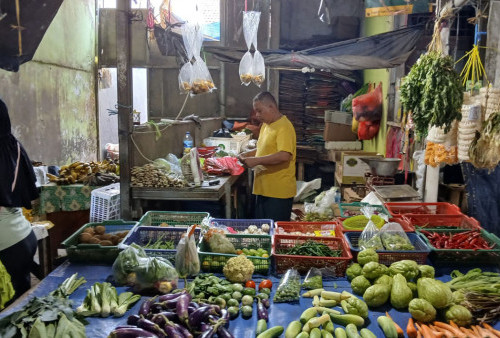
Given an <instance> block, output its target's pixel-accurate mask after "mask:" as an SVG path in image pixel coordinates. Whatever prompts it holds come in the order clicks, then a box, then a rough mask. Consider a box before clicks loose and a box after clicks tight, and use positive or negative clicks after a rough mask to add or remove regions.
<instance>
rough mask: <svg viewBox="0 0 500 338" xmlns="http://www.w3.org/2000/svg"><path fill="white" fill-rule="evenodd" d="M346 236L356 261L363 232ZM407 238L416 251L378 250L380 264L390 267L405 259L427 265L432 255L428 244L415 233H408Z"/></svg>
mask: <svg viewBox="0 0 500 338" xmlns="http://www.w3.org/2000/svg"><path fill="white" fill-rule="evenodd" d="M344 236H345V238H346V240H347V244H349V247H350V248H351V252H352V256H353V257H354V259H356V258H357V257H358V253H359V252H360V251H361V249H360V248H359V247H358V240H359V237H360V236H361V232H345V233H344ZM406 236H408V239H409V240H410V242H411V244H412V245H413V246H414V247H415V250H407V251H392V250H377V253H378V256H379V263H381V264H385V265H390V264H392V263H394V262H397V261H400V260H403V259H411V260H414V261H415V262H417V263H418V264H426V261H427V256H428V255H429V253H430V249H429V247H428V246H427V244H425V242H424V241H423V240H422V239H421V238H420V237H419V236H418V235H417V234H415V233H413V232H407V233H406Z"/></svg>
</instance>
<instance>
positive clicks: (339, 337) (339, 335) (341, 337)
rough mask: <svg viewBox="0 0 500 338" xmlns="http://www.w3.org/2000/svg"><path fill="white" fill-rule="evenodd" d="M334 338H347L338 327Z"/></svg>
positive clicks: (342, 329)
mask: <svg viewBox="0 0 500 338" xmlns="http://www.w3.org/2000/svg"><path fill="white" fill-rule="evenodd" d="M335 338H347V333H346V332H345V330H344V328H342V327H338V328H336V329H335Z"/></svg>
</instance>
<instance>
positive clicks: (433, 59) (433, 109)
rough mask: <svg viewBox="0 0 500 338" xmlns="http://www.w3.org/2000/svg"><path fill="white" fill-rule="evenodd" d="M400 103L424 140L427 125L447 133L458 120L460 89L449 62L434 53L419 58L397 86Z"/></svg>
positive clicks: (460, 102)
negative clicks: (410, 116)
mask: <svg viewBox="0 0 500 338" xmlns="http://www.w3.org/2000/svg"><path fill="white" fill-rule="evenodd" d="M400 94H401V96H400V97H401V104H402V105H403V107H404V109H405V111H407V112H411V114H412V118H413V122H414V123H415V130H416V133H417V135H418V136H420V137H421V138H424V137H425V136H426V135H427V132H428V128H429V126H437V127H443V128H444V131H445V133H447V132H448V131H450V129H451V125H452V122H453V121H454V120H460V119H461V118H462V114H461V113H460V111H461V107H462V101H463V87H462V84H461V82H460V76H459V75H458V73H457V72H456V71H455V69H454V62H453V59H452V58H451V57H449V56H444V55H442V54H441V53H439V52H437V51H430V52H428V53H426V54H424V55H422V56H421V57H420V58H419V59H418V61H417V62H416V63H415V64H414V65H413V67H412V68H411V70H410V73H409V74H408V76H407V77H406V78H405V80H404V83H403V84H402V85H401V92H400Z"/></svg>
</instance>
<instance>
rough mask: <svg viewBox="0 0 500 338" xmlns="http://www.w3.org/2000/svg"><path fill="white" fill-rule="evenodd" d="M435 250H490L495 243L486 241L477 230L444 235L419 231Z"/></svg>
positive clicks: (442, 233)
mask: <svg viewBox="0 0 500 338" xmlns="http://www.w3.org/2000/svg"><path fill="white" fill-rule="evenodd" d="M420 232H421V233H422V234H423V235H425V237H427V239H428V240H429V242H430V243H431V245H432V246H433V247H435V248H436V249H466V250H491V249H493V248H494V247H495V243H493V244H491V245H490V243H489V242H488V241H486V240H485V239H484V238H483V237H482V236H481V232H480V231H479V230H470V231H465V232H458V233H444V232H433V231H426V230H420Z"/></svg>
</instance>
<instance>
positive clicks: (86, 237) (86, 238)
mask: <svg viewBox="0 0 500 338" xmlns="http://www.w3.org/2000/svg"><path fill="white" fill-rule="evenodd" d="M91 238H92V235H91V234H90V233H88V232H82V233H81V234H80V243H89V241H90V239H91Z"/></svg>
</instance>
